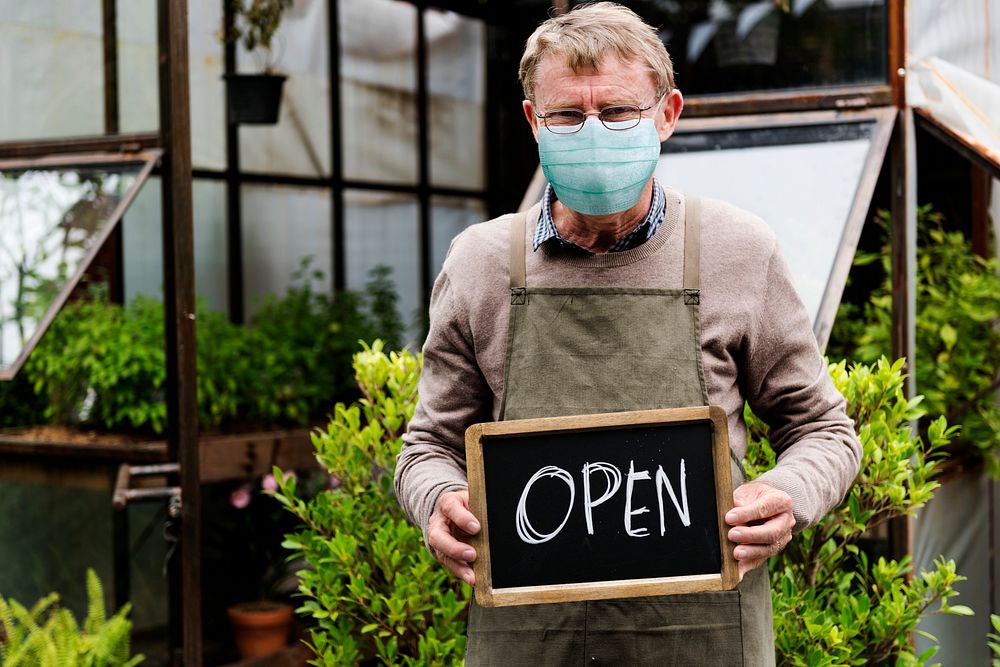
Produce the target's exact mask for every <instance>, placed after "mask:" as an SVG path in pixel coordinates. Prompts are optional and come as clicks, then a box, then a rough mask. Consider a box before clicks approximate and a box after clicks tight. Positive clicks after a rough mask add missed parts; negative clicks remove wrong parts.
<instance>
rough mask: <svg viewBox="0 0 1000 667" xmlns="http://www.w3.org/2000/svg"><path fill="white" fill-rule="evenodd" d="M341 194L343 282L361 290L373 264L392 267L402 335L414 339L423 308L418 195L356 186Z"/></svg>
mask: <svg viewBox="0 0 1000 667" xmlns="http://www.w3.org/2000/svg"><path fill="white" fill-rule="evenodd" d="M344 194H345V196H344V208H345V216H346V220H345V223H346V226H345V228H344V243H345V244H346V248H345V250H346V253H345V257H346V258H347V265H346V267H345V268H346V269H347V271H346V273H347V286H348V287H349V288H350V289H354V290H363V289H364V288H365V285H366V284H367V283H368V280H369V278H370V276H369V272H370V271H371V270H372V269H373V268H375V267H376V266H379V265H383V264H384V265H386V266H389V267H391V268H392V275H391V276H390V278H391V279H392V282H393V283H394V284H395V286H396V292H397V294H399V314H400V315H401V316H402V318H403V322H404V323H405V324H407V325H408V329H407V335H408V336H410V337H413V336H415V335H416V332H417V331H418V330H419V329H420V323H421V322H422V321H423V314H422V313H423V310H424V309H423V304H421V299H420V233H419V223H418V220H417V218H418V208H417V198H416V197H414V196H412V195H404V194H396V193H381V192H361V191H358V190H348V191H347V192H345V193H344Z"/></svg>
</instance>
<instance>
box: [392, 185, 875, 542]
mask: <svg viewBox="0 0 1000 667" xmlns="http://www.w3.org/2000/svg"><path fill="white" fill-rule="evenodd" d="M666 199H667V201H666V211H665V219H664V221H663V224H662V225H661V226H660V229H659V230H658V231H657V233H656V235H655V236H653V238H651V239H650V240H649V241H647V242H645V243H644V244H642V245H640V246H638V247H636V248H633V249H631V250H627V251H624V252H618V253H607V254H601V255H591V256H581V255H578V254H577V255H571V254H569V253H566V252H562V251H560V250H558V249H555V250H553V249H551V248H549V247H548V246H550V245H551V244H547V245H546V246H545V247H543V248H540V249H539V250H538V251H537V252H532V250H531V247H530V243H531V238H532V234H531V233H529V234H527V238H526V249H527V254H528V256H527V276H528V289H529V290H530V289H531V287H532V286H536V287H540V286H545V287H579V286H593V287H617V286H628V287H651V288H656V287H658V288H663V287H668V288H669V287H677V288H679V287H680V286H681V269H682V250H683V247H684V245H683V244H684V238H683V237H684V225H683V215H684V197H683V195H682V194H680V193H678V192H677V191H674V190H671V189H666ZM536 210H537V207H536ZM509 230H510V216H503V217H501V218H498V219H496V220H491V221H489V222H485V223H482V224H478V225H474V226H472V227H469V228H468V229H466V230H465V231H464V232H462V234H460V235H459V236H458V237H456V238H455V240H454V241H453V242H452V245H451V249H450V250H449V253H448V257H447V259H446V260H445V263H444V267H443V268H442V270H441V274H440V275H439V276H438V278H437V281H436V282H435V284H434V291H433V294H432V296H431V305H430V317H431V326H430V333H429V334H428V336H427V341H426V343H425V344H424V350H423V351H424V369H423V375H422V376H421V379H420V401H419V403H418V405H417V409H416V412H415V414H414V416H413V419H412V420H411V422H410V425H409V430H408V432H407V434H406V436H405V444H404V446H403V450H402V451H401V452H400V454H399V458H398V465H397V468H396V478H395V484H396V493H397V495H398V498H399V502H400V504H401V505H402V506H403V508H404V510H405V511H406V513H407V515H408V516H409V517H410V519H411V520H412V521H413V522H414V523H416V524H417V525H418V526H420V527H421V528H423V529H424V530H425V531H426V529H427V521H428V518H429V517H430V515H431V512H432V511H433V509H434V505H435V503H436V502H437V498H438V496H440V495H441V494H442V493H444V492H446V491H451V490H456V489H463V488H466V474H465V453H464V452H465V440H464V433H465V429H466V428H467V427H468V426H469V425H470V424H473V423H476V422H483V421H493V420H496V419H497V418H498V416H499V410H500V401H501V398H502V397H503V384H504V378H503V366H504V357H505V352H506V337H507V317H508V310H509V307H510V292H509V277H508V276H509V256H510V255H509V252H508V239H509ZM529 232H530V230H529ZM790 250H791V251H792V252H794V250H795V249H794V248H791V249H790ZM701 325H702V332H701V335H702V341H701V347H702V360H703V363H704V368H705V378H706V383H707V388H708V396H709V402H710V403H711V404H714V405H720V406H722V407H723V408H724V409H725V411H726V413H727V415H728V418H729V441H730V446H731V447H732V449H733V451H734V452H735V454H736V456H737V457H739V458H742V457H743V456H744V454H745V453H746V441H747V438H746V427H745V426H744V424H743V418H742V417H743V403H744V400H746V401H749V403H750V406H751V408H752V409H753V410H754V412H755V413H756V414H758V415H759V416H760V417H762V418H763V419H765V420H766V421H767V422H768V423H769V424H770V426H771V429H772V430H771V441H772V445H774V447H775V449H776V451H778V452H779V457H778V464H777V466H776V467H775V468H774V469H773V470H770V471H768V472H766V473H765V474H764V475H763V476H762V477H761V479H762V481H765V482H767V483H769V484H771V485H772V486H774V487H776V488H779V489H782V490H784V491H786V492H787V493H788V494H789V495H790V496H791V497H792V500H793V503H794V513H795V518H796V522H797V525H796V528H797V529H798V530H801V529H802V528H804V527H806V526H808V525H812V524H814V523H816V522H817V521H818V520H819V519H820V518H821V517H822V516H823V515H824V514H825V513H826V512H828V511H829V510H830V509H831V508H833V507H834V506H836V505H837V503H839V502H840V501H841V499H842V498H843V497H844V495H845V493H846V492H847V489H848V488H849V487H850V485H851V483H852V482H853V480H854V477H855V475H857V472H858V466H859V462H860V458H861V445H860V443H859V442H858V440H857V437H856V435H855V433H854V427H853V423H852V421H851V420H850V419H849V418H848V417H847V416H846V414H845V411H844V407H845V403H844V399H843V397H842V396H841V395H840V393H839V392H838V391H837V390H836V388H835V387H834V386H833V384H832V383H831V381H830V378H829V375H828V373H827V370H826V366H825V364H824V362H823V359H822V357H821V356H820V354H819V351H818V349H817V346H816V339H815V337H814V336H813V333H812V329H811V327H810V323H809V317H808V315H807V314H806V311H805V308H804V307H803V306H802V303H801V302H800V300H799V298H798V296H797V294H796V293H795V290H794V288H793V287H792V284H791V280H790V276H789V271H788V267H787V266H786V264H785V261H784V259H783V258H782V256H781V253H780V251H779V249H778V245H777V242H776V240H775V237H774V234H773V232H772V231H771V230H770V229H769V228H768V227H767V226H766V225H765V224H764V223H763V222H762V221H761V220H760V219H759V218H757V217H755V216H753V215H751V214H749V213H747V212H745V211H742V210H740V209H737V208H735V207H733V206H730V205H728V204H725V203H723V202H719V201H714V200H705V201H704V205H703V207H702V259H701ZM539 372H545V369H544V368H539Z"/></svg>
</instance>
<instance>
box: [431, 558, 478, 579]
mask: <svg viewBox="0 0 1000 667" xmlns="http://www.w3.org/2000/svg"><path fill="white" fill-rule="evenodd" d="M436 555H437V559H438V560H439V561H440V562H441V563H442V564H443V565H444V566H445V567H446V568H448V570H450V571H451V573H452V574H454V575H455V576H456V577H458V578H459V579H461V580H462V581H464V582H465V583H467V584H469V585H470V586H475V585H476V573H475V572H473V571H472V568H471V567H469V564H468V563H466V562H463V561H460V560H455V559H454V558H449V557H448V556H445V555H444V554H441V553H438V554H436Z"/></svg>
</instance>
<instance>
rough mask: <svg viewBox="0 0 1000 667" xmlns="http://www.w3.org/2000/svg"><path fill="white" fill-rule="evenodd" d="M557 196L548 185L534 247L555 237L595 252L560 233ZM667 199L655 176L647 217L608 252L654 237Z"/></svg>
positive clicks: (570, 244) (626, 248) (638, 243)
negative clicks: (554, 208) (554, 204)
mask: <svg viewBox="0 0 1000 667" xmlns="http://www.w3.org/2000/svg"><path fill="white" fill-rule="evenodd" d="M555 198H556V194H555V191H554V190H553V189H552V186H551V185H546V186H545V194H543V195H542V212H541V213H540V214H539V216H538V225H537V226H536V227H535V238H534V241H533V244H532V247H533V248H534V249H535V250H536V251H537V250H538V248H539V247H541V245H542V244H543V243H545V242H546V241H548V240H550V239H555V240H556V241H557V242H558V243H559V244H560V245H562V246H564V247H566V248H573V249H576V250H579V251H581V252H586V253H589V254H593V253H591V252H590V251H589V250H585V249H584V248H581V247H580V246H578V245H576V244H575V243H572V242H571V241H567V240H566V239H564V238H563V237H561V236H560V235H559V230H558V229H556V224H555V221H554V220H553V219H552V202H553V201H555ZM665 201H666V197H665V196H664V194H663V189H662V188H661V187H660V184H659V183H657V182H656V179H655V178H654V179H653V200H652V202H651V203H650V205H649V212H648V213H646V217H645V218H644V219H643V221H642V222H640V223H639V224H638V225H636V227H635V229H633V230H632V231H630V232H629V233H628V234H626V235H625V236H623V237H621V238H620V239H618V240H617V241H616V242H615V244H614V245H613V246H611V247H610V248H609V249H608V252H621V251H622V250H629V249H631V248H635V247H636V246H638V245H642V244H643V243H645V242H646V241H648V240H649V239H651V238H653V235H654V234H656V230H657V229H659V228H660V225H661V224H662V223H663V211H664V202H665Z"/></svg>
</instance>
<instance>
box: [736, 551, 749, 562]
mask: <svg viewBox="0 0 1000 667" xmlns="http://www.w3.org/2000/svg"><path fill="white" fill-rule="evenodd" d="M733 555H734V556H736V559H737V560H739V559H741V558H743V557H744V556H746V555H747V552H746V549H736V550H735V551H734V552H733Z"/></svg>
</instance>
